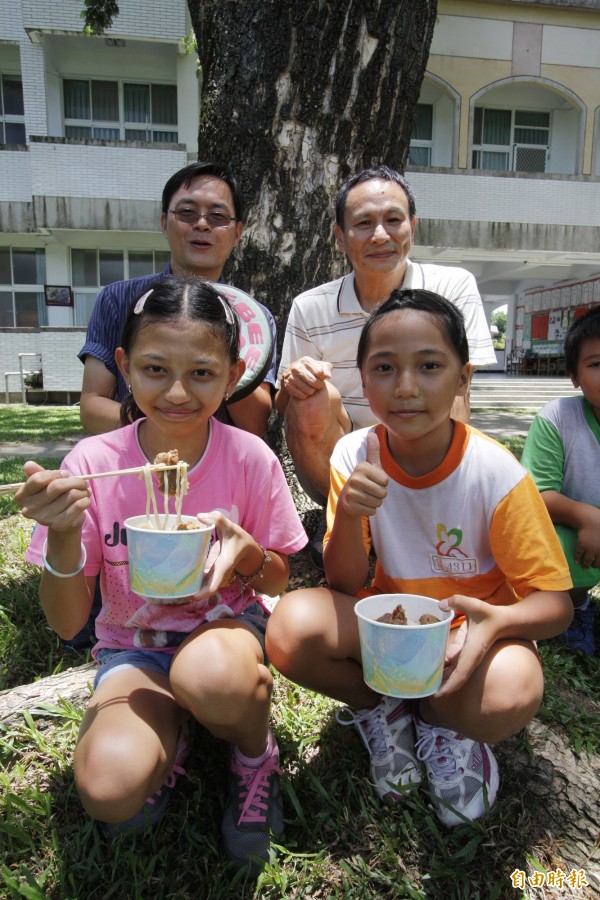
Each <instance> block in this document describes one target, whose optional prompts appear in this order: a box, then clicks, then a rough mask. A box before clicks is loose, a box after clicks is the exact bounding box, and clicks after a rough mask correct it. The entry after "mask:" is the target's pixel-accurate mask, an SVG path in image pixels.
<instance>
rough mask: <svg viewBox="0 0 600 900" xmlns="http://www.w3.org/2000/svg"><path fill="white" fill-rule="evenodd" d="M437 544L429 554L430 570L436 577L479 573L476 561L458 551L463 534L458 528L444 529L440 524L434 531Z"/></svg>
mask: <svg viewBox="0 0 600 900" xmlns="http://www.w3.org/2000/svg"><path fill="white" fill-rule="evenodd" d="M435 534H436V538H437V544H436V545H435V553H432V554H431V568H432V569H433V571H434V572H435V573H436V574H437V575H451V576H452V577H457V576H460V575H476V574H477V572H478V571H479V567H478V565H477V560H476V559H473V558H469V557H468V556H467V554H466V553H465V552H464V550H461V549H460V545H461V544H462V539H463V533H462V531H461V529H460V528H446V526H445V525H444V524H443V522H440V523H439V524H438V525H437V526H436V529H435Z"/></svg>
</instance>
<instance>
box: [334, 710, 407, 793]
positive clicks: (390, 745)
mask: <svg viewBox="0 0 600 900" xmlns="http://www.w3.org/2000/svg"><path fill="white" fill-rule="evenodd" d="M336 719H337V721H338V722H339V724H340V725H355V726H356V729H357V731H358V733H359V734H360V736H361V738H362V739H363V742H364V744H365V747H366V748H367V750H368V751H369V754H370V756H371V776H372V778H373V782H374V785H375V790H376V791H377V793H378V795H379V797H380V798H381V799H382V800H383V801H385V802H388V801H390V800H396V801H400V800H402V795H403V794H406V793H408V792H410V791H412V790H414V789H415V788H416V787H417V786H418V785H419V784H420V783H421V769H420V766H419V762H418V760H417V757H416V755H415V731H414V725H413V715H412V712H411V708H410V705H409V704H408V703H407V702H406V701H405V700H398V699H397V698H396V697H382V698H381V700H380V701H379V703H378V704H377V706H375V707H374V708H373V709H359V710H356V712H353V711H352V710H351V709H350V708H349V707H347V706H343V707H341V708H340V709H338V711H337V713H336Z"/></svg>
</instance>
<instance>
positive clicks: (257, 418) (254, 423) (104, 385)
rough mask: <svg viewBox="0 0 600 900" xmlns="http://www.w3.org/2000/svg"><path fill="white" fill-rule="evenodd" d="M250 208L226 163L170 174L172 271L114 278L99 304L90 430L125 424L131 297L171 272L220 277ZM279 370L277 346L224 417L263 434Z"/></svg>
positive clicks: (85, 394)
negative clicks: (124, 365) (123, 364)
mask: <svg viewBox="0 0 600 900" xmlns="http://www.w3.org/2000/svg"><path fill="white" fill-rule="evenodd" d="M243 212H244V210H243V203H242V199H241V197H240V194H239V191H238V187H237V184H236V182H235V180H234V179H233V178H232V176H231V175H230V174H229V173H228V172H227V171H226V170H225V169H224V168H223V167H222V166H218V165H215V164H213V163H206V162H198V163H192V164H191V165H189V166H186V167H185V168H183V169H180V170H179V171H178V172H176V173H175V174H174V175H172V176H171V178H170V179H169V180H168V181H167V183H166V184H165V187H164V190H163V195H162V214H161V226H162V231H163V234H164V236H165V237H166V239H167V241H168V243H169V248H170V251H171V259H170V262H169V264H168V265H167V267H166V269H165V271H164V272H159V273H155V274H153V275H146V276H143V277H142V278H133V279H130V280H129V281H118V282H115V283H114V284H109V285H107V286H106V287H105V288H103V289H102V290H101V291H100V293H99V294H98V297H97V298H96V302H95V304H94V308H93V310H92V315H91V317H90V321H89V324H88V330H87V335H86V341H85V344H84V345H83V347H82V348H81V351H80V352H79V354H78V355H79V358H80V359H81V361H82V362H83V363H84V373H83V387H82V392H81V404H80V409H81V423H82V425H83V427H84V428H85V430H86V431H87V432H89V433H91V434H99V433H101V432H105V431H112V430H113V429H114V428H118V427H119V424H120V422H119V408H120V404H121V401H122V400H123V398H124V397H125V395H126V393H127V390H128V387H127V385H126V384H125V382H124V380H123V377H122V375H121V374H120V372H119V371H118V369H117V366H116V363H115V359H114V356H115V350H116V348H117V347H118V346H119V343H120V340H121V331H122V328H123V324H124V322H125V319H126V317H127V313H128V311H129V308H130V306H131V302H132V300H134V299H135V298H136V297H139V296H140V295H141V294H143V293H144V291H147V290H149V289H150V288H151V287H152V285H153V284H156V283H157V282H158V281H160V280H161V279H162V278H164V277H165V275H169V274H174V275H184V276H193V275H197V276H198V277H200V278H205V279H207V280H208V281H219V280H221V273H222V271H223V267H224V265H225V263H226V262H227V260H228V259H229V256H230V255H231V253H232V251H233V250H234V248H235V247H237V245H238V243H239V240H240V238H241V236H242V230H243ZM259 305H260V304H259ZM261 308H262V310H263V312H264V314H265V316H266V317H267V320H268V322H269V325H270V328H271V333H272V342H273V348H275V341H276V330H275V321H274V319H273V316H272V315H271V313H270V312H269V310H268V309H266V308H265V307H264V306H263V307H261ZM275 373H276V363H275V349H273V359H272V362H271V366H270V368H269V370H268V371H267V373H266V375H265V376H264V381H263V382H262V383H260V384H259V385H258V386H257V387H256V388H255V389H254V390H253V391H252V392H251V393H249V394H247V396H244V397H243V399H240V400H237V401H236V402H232V403H230V404H229V405H228V406H227V408H226V409H225V410H223V412H222V414H221V413H219V415H220V417H221V418H222V419H223V420H224V421H227V422H228V423H229V424H233V425H236V426H237V427H238V428H242V429H244V430H245V431H250V432H253V433H254V434H258V435H259V436H261V437H262V435H264V434H265V432H266V430H267V423H268V420H269V415H270V412H271V407H272V391H273V390H274V387H275Z"/></svg>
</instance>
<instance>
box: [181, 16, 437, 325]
mask: <svg viewBox="0 0 600 900" xmlns="http://www.w3.org/2000/svg"><path fill="white" fill-rule="evenodd" d="M188 7H189V10H190V14H191V18H192V23H193V26H194V30H195V33H196V36H197V41H198V47H199V55H200V61H201V64H202V70H203V95H202V114H201V122H200V132H199V147H200V153H199V156H200V158H201V159H210V160H215V161H219V160H221V161H223V162H224V164H226V165H227V166H228V167H229V168H230V169H231V171H232V173H233V174H234V175H235V177H236V178H237V179H238V181H239V183H240V187H241V191H242V195H243V197H244V200H245V203H246V206H247V209H248V210H249V216H248V220H247V225H246V230H245V233H244V237H243V238H242V243H241V245H240V248H239V249H238V251H237V253H236V259H235V261H233V263H232V265H230V266H229V267H228V269H227V270H226V272H225V277H226V280H227V281H230V282H231V283H234V284H236V285H237V286H238V287H241V288H243V289H244V290H247V291H249V292H251V293H253V294H255V296H256V297H257V299H259V300H261V301H262V302H264V303H265V304H266V305H267V306H268V307H269V308H270V309H271V310H272V312H273V314H274V316H275V318H276V319H277V321H278V325H279V331H280V339H281V336H282V334H283V327H284V325H285V322H286V319H287V313H288V310H289V306H290V303H291V300H292V299H293V297H294V296H295V295H296V294H297V293H299V292H300V291H302V290H306V289H308V288H309V287H312V286H314V285H315V284H319V283H320V282H323V281H328V280H329V279H330V278H334V277H336V276H337V275H339V274H341V273H342V271H343V270H344V261H343V259H342V258H341V256H340V254H339V253H336V251H335V249H334V241H333V220H334V202H333V201H334V198H335V194H336V192H337V190H338V188H339V187H340V185H341V183H342V182H343V181H344V180H345V179H346V178H347V177H348V176H349V175H351V174H353V173H355V172H358V171H359V170H360V169H362V168H364V167H366V166H369V165H371V164H373V163H386V164H388V165H390V166H392V167H393V168H396V169H399V170H402V169H403V167H404V164H405V162H406V158H407V153H408V147H409V142H410V135H411V131H412V127H413V122H414V117H415V109H416V103H417V100H418V97H419V91H420V87H421V82H422V79H423V75H424V72H425V67H426V65H427V59H428V53H429V45H430V43H431V38H432V35H433V27H434V24H435V19H436V11H437V2H436V0H348V2H346V3H329V2H323V0H306V2H304V3H298V2H297V0H293V2H292V0H260V2H258V3H257V2H256V0H188Z"/></svg>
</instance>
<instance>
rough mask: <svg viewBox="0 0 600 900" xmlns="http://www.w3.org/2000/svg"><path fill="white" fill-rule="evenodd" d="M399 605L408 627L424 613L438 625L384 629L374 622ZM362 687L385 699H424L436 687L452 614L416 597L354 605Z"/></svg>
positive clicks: (373, 599)
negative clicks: (366, 687)
mask: <svg viewBox="0 0 600 900" xmlns="http://www.w3.org/2000/svg"><path fill="white" fill-rule="evenodd" d="M398 603H401V604H402V606H403V607H404V611H405V612H406V617H407V619H408V620H409V622H418V621H419V617H420V616H422V615H423V614H424V613H431V614H432V615H434V616H437V618H438V619H440V620H441V621H439V622H434V623H432V624H431V625H412V624H411V625H389V624H386V623H384V622H377V621H376V620H377V619H378V618H379V616H382V615H383V614H384V613H391V612H392V610H393V609H394V607H396V606H397V605H398ZM354 612H355V613H356V616H357V618H358V634H359V637H360V649H361V654H362V665H363V676H364V679H365V682H366V683H367V684H368V685H369V687H370V688H372V689H373V690H374V691H377V693H378V694H386V695H387V696H388V697H407V698H410V697H428V696H429V695H430V694H435V692H436V691H437V689H438V688H439V686H440V684H441V683H442V670H443V668H444V658H445V655H446V644H447V643H448V635H449V633H450V623H451V621H452V617H453V615H454V614H453V612H452V610H448V611H444V610H441V609H440V607H439V602H438V601H437V600H434V599H432V598H431V597H422V596H420V595H419V594H375V595H373V596H372V597H365V599H364V600H359V601H358V603H357V604H356V605H355V607H354Z"/></svg>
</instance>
